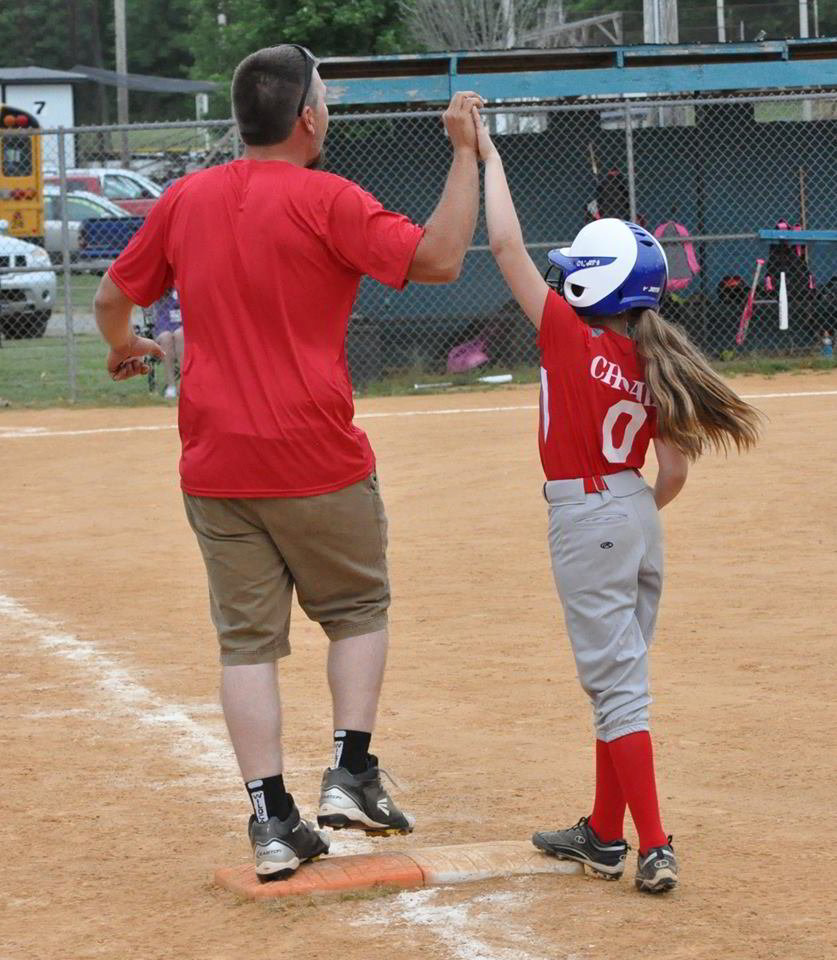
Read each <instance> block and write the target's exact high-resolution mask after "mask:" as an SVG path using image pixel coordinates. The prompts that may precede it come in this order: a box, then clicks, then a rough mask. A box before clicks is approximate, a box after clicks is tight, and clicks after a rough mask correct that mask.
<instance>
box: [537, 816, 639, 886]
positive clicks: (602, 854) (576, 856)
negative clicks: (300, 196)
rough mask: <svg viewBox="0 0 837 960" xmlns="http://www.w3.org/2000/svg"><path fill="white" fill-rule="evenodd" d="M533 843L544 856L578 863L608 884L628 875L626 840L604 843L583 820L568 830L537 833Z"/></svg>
mask: <svg viewBox="0 0 837 960" xmlns="http://www.w3.org/2000/svg"><path fill="white" fill-rule="evenodd" d="M532 843H534V845H535V846H536V847H537V848H538V849H539V850H543V851H544V853H549V854H551V855H552V856H553V857H557V858H558V859H559V860H575V861H576V862H577V863H583V864H584V865H585V866H587V867H589V868H590V869H591V870H594V871H595V872H596V873H598V874H600V875H601V876H603V877H606V878H607V879H608V880H618V879H619V878H620V877H621V876H622V874H623V873H624V871H625V857H626V856H627V853H628V844H627V842H626V841H625V840H612V841H611V842H609V843H602V842H601V840H599V838H598V836H597V835H596V831H595V830H594V829H593V828H592V827H591V826H590V825H589V823H588V822H587V817H582V818H581V819H580V820H579V821H578V823H577V824H576V825H575V826H574V827H570V828H569V829H568V830H550V831H542V832H541V833H536V834H534V835H533V836H532Z"/></svg>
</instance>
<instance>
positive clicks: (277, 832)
mask: <svg viewBox="0 0 837 960" xmlns="http://www.w3.org/2000/svg"><path fill="white" fill-rule="evenodd" d="M247 833H248V834H249V836H250V844H251V846H252V847H253V856H254V857H255V861H256V874H257V875H258V878H259V880H261V881H262V882H264V881H266V880H285V879H287V878H288V877H290V876H291V874H293V873H295V872H296V871H297V870H298V869H299V867H300V865H301V864H303V863H305V861H306V860H313V859H315V858H316V857H319V856H321V855H322V854H324V853H328V846H329V842H328V838H327V837H326V836H325V834H323V833H320V832H319V830H316V829H315V828H314V824H313V823H309V822H308V821H307V820H303V819H301V818H300V816H299V810H297V808H296V804H294V806H293V809H292V810H291V812H290V815H289V816H288V818H287V820H280V819H279V818H278V817H271V818H270V819H269V820H266V821H264V822H260V821H258V820H256V818H255V817H253V816H251V817H250V823H249V825H248V827H247Z"/></svg>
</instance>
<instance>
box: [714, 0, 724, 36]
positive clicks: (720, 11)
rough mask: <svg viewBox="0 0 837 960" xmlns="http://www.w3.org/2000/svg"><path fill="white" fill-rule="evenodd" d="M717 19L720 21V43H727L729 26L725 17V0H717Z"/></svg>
mask: <svg viewBox="0 0 837 960" xmlns="http://www.w3.org/2000/svg"><path fill="white" fill-rule="evenodd" d="M715 17H716V19H717V21H718V43H726V42H727V25H726V19H725V16H724V0H715Z"/></svg>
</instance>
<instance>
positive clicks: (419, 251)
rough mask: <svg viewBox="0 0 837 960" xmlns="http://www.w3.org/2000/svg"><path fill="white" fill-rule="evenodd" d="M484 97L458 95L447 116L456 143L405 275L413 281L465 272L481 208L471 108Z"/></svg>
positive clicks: (440, 279) (447, 280)
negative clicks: (440, 191)
mask: <svg viewBox="0 0 837 960" xmlns="http://www.w3.org/2000/svg"><path fill="white" fill-rule="evenodd" d="M482 105H483V100H482V97H480V96H479V94H476V93H473V92H472V91H470V90H467V91H463V92H461V93H457V94H454V97H453V99H452V100H451V102H450V105H449V106H448V108H447V110H446V111H445V113H444V116H443V120H444V124H445V129H446V130H447V132H448V136H449V137H450V142H451V146H452V147H453V161H452V163H451V166H450V172H449V173H448V179H447V182H446V183H445V189H444V190H443V191H442V196H441V198H440V199H439V203H438V204H437V206H436V209H435V210H434V211H433V213H432V215H431V217H430V219H429V220H428V221H427V223H426V224H425V227H424V236H423V237H422V238H421V241H420V242H419V245H418V246H417V247H416V252H415V255H414V257H413V262H412V264H411V265H410V269H409V271H408V273H407V279H408V280H412V281H413V282H415V283H450V282H451V281H453V280H456V279H457V277H458V276H459V273H460V271H461V270H462V261H463V260H464V259H465V253H466V252H467V250H468V247H469V246H470V245H471V241H472V240H473V238H474V229H475V227H476V225H477V211H478V210H479V185H480V181H479V169H478V165H477V142H476V130H475V128H474V121H473V115H472V112H471V111H472V108H473V107H481V106H482Z"/></svg>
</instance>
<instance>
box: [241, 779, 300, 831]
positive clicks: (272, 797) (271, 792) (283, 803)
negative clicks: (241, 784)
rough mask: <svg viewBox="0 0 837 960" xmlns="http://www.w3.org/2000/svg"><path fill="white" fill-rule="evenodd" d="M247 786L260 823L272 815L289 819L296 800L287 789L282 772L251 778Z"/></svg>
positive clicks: (254, 811)
mask: <svg viewBox="0 0 837 960" xmlns="http://www.w3.org/2000/svg"><path fill="white" fill-rule="evenodd" d="M245 786H246V787H247V793H249V794H250V803H252V804H253V813H254V814H255V815H256V819H257V820H258V821H259V822H260V823H265V822H266V821H267V820H269V819H270V817H279V819H280V820H287V819H288V817H289V816H290V813H291V810H292V809H293V804H294V801H293V797H291V795H290V794H289V793H288V791H287V790H286V789H285V781H284V780H283V779H282V774H281V773H280V774H277V775H276V776H275V777H265V778H264V780H251V781H250V782H249V783H246V784H245Z"/></svg>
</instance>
